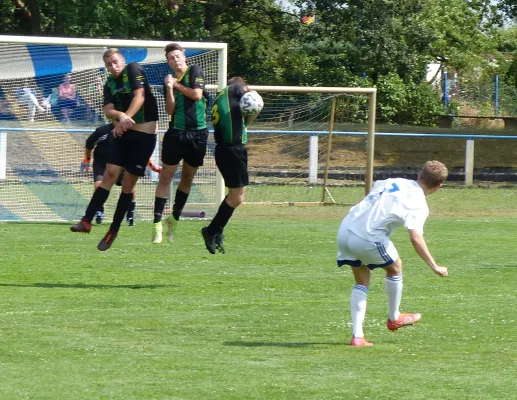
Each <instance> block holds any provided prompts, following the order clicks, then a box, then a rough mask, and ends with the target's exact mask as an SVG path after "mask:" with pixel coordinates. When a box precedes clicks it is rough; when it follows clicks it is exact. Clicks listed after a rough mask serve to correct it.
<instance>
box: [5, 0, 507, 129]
mask: <svg viewBox="0 0 517 400" xmlns="http://www.w3.org/2000/svg"><path fill="white" fill-rule="evenodd" d="M281 3H282V4H283V5H285V4H286V3H288V1H287V0H284V1H283V2H281ZM290 3H291V5H292V7H285V6H281V5H280V2H278V1H275V0H217V1H216V0H151V1H148V0H147V1H146V0H89V1H88V2H85V1H84V0H9V1H4V2H0V12H1V13H0V33H3V34H18V35H44V36H45V35H46V36H67V37H97V38H123V39H155V40H171V41H173V40H176V41H211V42H226V43H228V48H229V72H230V74H231V75H242V76H245V77H246V78H247V79H248V80H249V81H250V82H251V83H259V84H286V85H320V86H323V85H324V86H360V85H365V84H369V85H372V84H374V85H377V86H378V88H379V90H382V92H381V93H380V97H379V98H380V101H381V104H382V107H383V108H382V112H381V118H383V119H385V120H386V121H388V122H395V121H399V120H407V119H408V118H409V119H411V117H410V116H409V115H408V113H407V112H406V114H405V115H403V116H402V114H401V113H400V112H399V111H400V110H399V109H401V108H404V109H405V110H408V109H410V108H411V105H412V104H419V107H420V109H422V110H427V111H425V112H427V113H428V114H431V113H433V112H436V110H435V106H436V103H437V102H436V100H437V99H438V103H439V95H438V94H436V95H434V93H433V92H432V91H430V89H429V87H428V86H427V85H424V84H423V82H424V79H423V78H424V77H425V75H426V71H427V64H428V63H429V62H433V61H435V59H436V57H437V56H442V57H447V59H448V61H447V67H448V68H449V69H450V70H453V71H457V72H461V73H462V74H469V73H470V72H472V71H475V70H476V69H475V67H477V68H478V69H479V68H481V69H483V70H485V71H490V72H497V73H501V74H505V73H507V71H508V69H509V66H510V63H508V62H506V61H505V60H507V59H510V58H511V57H508V56H505V54H504V53H505V52H506V53H507V52H513V51H515V50H516V49H517V40H515V39H514V37H515V35H512V34H511V33H508V32H509V31H510V29H509V28H507V27H504V28H503V27H502V26H503V21H504V17H505V16H506V17H508V16H510V17H512V16H517V0H501V1H499V2H494V1H493V0H471V1H465V0H348V1H337V0H308V1H306V0H291V1H290ZM308 16H313V17H314V22H313V23H309V24H304V23H302V22H301V20H302V17H306V18H304V19H303V20H304V21H309V22H310V21H311V20H312V19H311V18H307V17H308ZM513 33H515V32H513ZM491 60H492V61H493V60H495V62H490V61H491ZM514 64H516V63H515V62H514ZM516 69H517V68H516V67H515V66H513V65H512V67H511V69H510V71H511V72H510V74H513V71H514V70H516ZM476 71H477V70H476ZM363 75H365V76H366V77H367V78H368V79H363V78H362V76H363ZM386 91H388V92H390V91H391V92H390V93H386ZM415 96H416V97H418V99H417V98H416V97H415ZM433 96H434V97H433ZM420 100H422V101H425V104H421V103H419V101H420ZM412 115H415V117H414V118H413V119H412V122H415V123H423V122H426V118H425V117H424V116H418V115H417V111H416V110H413V111H412ZM406 122H407V121H406ZM410 122H411V121H410Z"/></svg>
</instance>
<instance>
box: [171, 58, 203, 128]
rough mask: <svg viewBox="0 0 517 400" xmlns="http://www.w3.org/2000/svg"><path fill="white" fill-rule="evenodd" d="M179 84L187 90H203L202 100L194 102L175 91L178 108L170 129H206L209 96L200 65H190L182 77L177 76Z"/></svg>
mask: <svg viewBox="0 0 517 400" xmlns="http://www.w3.org/2000/svg"><path fill="white" fill-rule="evenodd" d="M176 79H177V80H178V82H179V83H181V84H182V85H183V86H185V87H187V88H192V89H203V94H204V95H203V97H202V98H201V100H198V101H194V100H192V99H190V98H188V97H187V96H185V95H183V94H182V93H181V92H180V91H179V90H178V89H174V99H175V101H176V108H175V110H174V115H173V116H172V120H171V121H170V123H169V128H174V129H178V130H187V131H196V130H200V129H206V109H207V96H206V91H205V73H204V72H203V69H202V68H201V67H200V66H199V65H190V66H189V67H188V68H187V70H186V71H185V73H184V74H183V75H182V76H177V77H176Z"/></svg>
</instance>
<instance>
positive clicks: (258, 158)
mask: <svg viewBox="0 0 517 400" xmlns="http://www.w3.org/2000/svg"><path fill="white" fill-rule="evenodd" d="M250 87H251V88H252V89H255V90H257V91H258V92H259V93H260V94H261V96H262V98H263V100H264V108H263V110H262V112H261V113H260V114H259V116H258V118H257V119H256V120H255V122H254V123H253V124H252V125H251V126H250V127H249V130H248V146H247V147H248V156H249V166H248V167H249V174H250V186H249V187H248V188H247V192H246V196H245V198H246V200H245V201H246V203H248V204H250V203H260V204H272V203H273V204H313V203H341V202H343V200H342V199H341V198H340V193H342V192H344V191H343V190H340V189H342V188H344V187H345V186H350V185H358V186H363V185H365V188H366V191H369V188H370V187H371V183H372V177H373V166H372V164H373V139H374V135H373V132H374V127H375V94H376V91H375V89H372V88H343V87H286V86H250ZM358 149H359V151H357V150H358Z"/></svg>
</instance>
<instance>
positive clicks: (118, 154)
mask: <svg viewBox="0 0 517 400" xmlns="http://www.w3.org/2000/svg"><path fill="white" fill-rule="evenodd" d="M154 146H156V135H154V134H150V133H145V132H139V131H133V130H129V131H127V132H125V133H124V134H123V135H122V136H119V137H117V138H115V140H113V143H112V151H111V153H110V156H109V160H108V162H109V163H110V164H114V165H118V166H121V167H124V169H125V170H126V171H127V172H129V173H130V174H132V175H136V176H144V175H145V167H146V166H147V163H148V162H149V159H150V158H151V155H152V154H153V151H154Z"/></svg>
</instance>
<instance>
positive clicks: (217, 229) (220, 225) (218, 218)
mask: <svg viewBox="0 0 517 400" xmlns="http://www.w3.org/2000/svg"><path fill="white" fill-rule="evenodd" d="M234 210H235V208H233V207H231V206H230V205H229V204H228V203H227V202H226V199H224V200H223V202H222V203H221V205H220V206H219V210H217V214H215V217H214V219H213V220H212V222H210V225H208V228H207V230H208V233H209V234H210V235H215V234H216V233H222V232H223V229H224V227H225V226H226V224H227V223H228V221H229V220H230V218H231V217H232V214H233V211H234Z"/></svg>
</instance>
